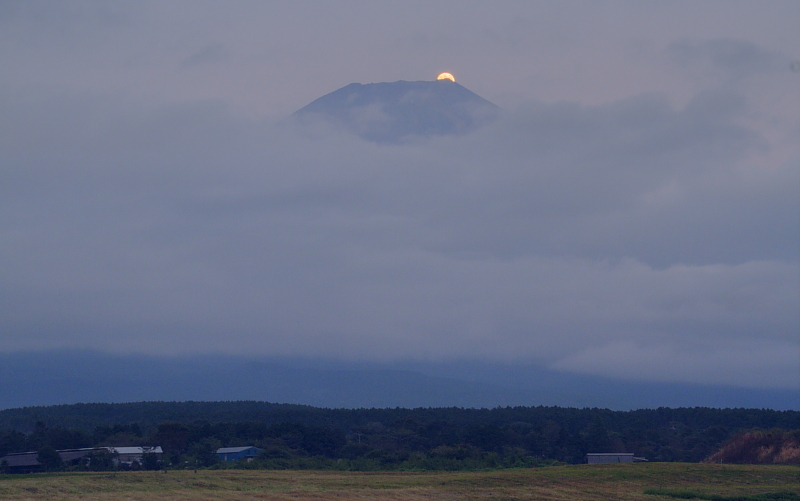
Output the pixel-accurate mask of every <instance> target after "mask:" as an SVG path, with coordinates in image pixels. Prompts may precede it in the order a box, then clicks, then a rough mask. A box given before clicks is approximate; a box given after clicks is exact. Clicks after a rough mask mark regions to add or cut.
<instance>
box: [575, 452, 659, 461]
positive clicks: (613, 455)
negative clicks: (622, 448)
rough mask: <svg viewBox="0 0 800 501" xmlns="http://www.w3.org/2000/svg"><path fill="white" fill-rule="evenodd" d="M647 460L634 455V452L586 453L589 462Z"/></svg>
mask: <svg viewBox="0 0 800 501" xmlns="http://www.w3.org/2000/svg"><path fill="white" fill-rule="evenodd" d="M640 461H647V460H646V459H644V458H637V457H633V453H632V452H602V453H601V452H590V453H589V454H587V455H586V462H587V463H588V464H600V463H638V462H640Z"/></svg>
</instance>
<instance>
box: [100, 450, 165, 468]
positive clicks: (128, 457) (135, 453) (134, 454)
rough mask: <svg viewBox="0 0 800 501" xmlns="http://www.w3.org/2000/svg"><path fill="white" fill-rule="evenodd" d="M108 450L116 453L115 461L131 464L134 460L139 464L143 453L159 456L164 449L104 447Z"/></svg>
mask: <svg viewBox="0 0 800 501" xmlns="http://www.w3.org/2000/svg"><path fill="white" fill-rule="evenodd" d="M106 449H108V451H109V452H111V453H112V454H116V455H117V458H116V459H117V461H119V462H120V463H121V464H124V465H128V466H130V465H132V464H133V463H134V462H136V463H139V464H141V463H142V456H143V455H145V454H157V455H158V456H159V458H160V457H161V455H162V454H164V451H163V450H161V447H159V446H155V447H106Z"/></svg>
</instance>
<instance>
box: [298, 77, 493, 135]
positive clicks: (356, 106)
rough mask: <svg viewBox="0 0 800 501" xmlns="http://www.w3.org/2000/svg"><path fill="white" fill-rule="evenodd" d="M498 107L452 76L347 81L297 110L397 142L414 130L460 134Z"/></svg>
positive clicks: (301, 115) (308, 118) (300, 116)
mask: <svg viewBox="0 0 800 501" xmlns="http://www.w3.org/2000/svg"><path fill="white" fill-rule="evenodd" d="M497 112H498V108H497V106H495V105H494V104H492V103H490V102H489V101H487V100H486V99H484V98H482V97H480V96H479V95H477V94H475V93H474V92H472V91H470V90H469V89H467V88H465V87H463V86H461V85H459V84H457V83H456V82H454V81H452V80H449V79H443V80H435V81H432V82H426V81H422V82H406V81H405V80H399V81H397V82H391V83H389V82H384V83H372V84H359V83H352V84H350V85H346V86H344V87H342V88H341V89H339V90H336V91H333V92H331V93H330V94H327V95H325V96H322V97H321V98H319V99H317V100H315V101H313V102H311V103H310V104H308V105H307V106H305V107H303V108H301V109H299V110H297V111H296V112H295V113H294V117H296V118H297V119H299V120H301V121H303V122H306V121H311V120H314V119H322V120H324V121H326V122H328V123H331V124H333V125H335V126H340V127H344V128H345V129H347V130H349V131H350V132H353V133H354V134H357V135H358V136H360V137H362V138H363V139H366V140H368V141H374V142H378V143H401V142H404V141H407V140H408V139H411V138H412V137H414V136H423V137H429V136H443V135H462V134H467V133H469V132H472V131H473V130H475V129H477V128H478V127H480V126H482V125H485V124H486V123H488V122H490V121H492V120H493V119H494V118H495V117H496V116H497Z"/></svg>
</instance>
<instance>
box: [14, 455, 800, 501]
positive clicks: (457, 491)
mask: <svg viewBox="0 0 800 501" xmlns="http://www.w3.org/2000/svg"><path fill="white" fill-rule="evenodd" d="M695 494H696V495H699V496H702V498H705V499H720V500H722V499H731V500H735V499H737V497H738V499H748V498H749V499H752V500H761V499H765V500H766V499H782V500H800V468H798V467H796V466H750V465H711V464H694V463H651V464H623V465H620V464H610V465H591V466H590V465H580V466H555V467H547V468H533V469H520V470H503V471H492V472H457V473H441V472H434V473H431V472H424V473H423V472H420V473H417V472H408V473H386V472H381V473H365V472H330V471H272V470H200V471H198V472H197V473H195V472H193V471H169V472H168V473H164V472H120V473H55V474H37V475H5V476H0V499H2V500H14V501H16V500H20V501H21V500H42V499H48V500H77V499H85V500H89V499H91V500H109V501H112V500H113V501H123V500H124V501H133V500H137V501H138V500H151V499H164V500H187V501H188V500H251V499H264V500H293V501H304V500H329V499H336V500H344V499H348V500H350V499H353V500H367V499H370V500H423V499H426V500H430V499H434V500H435V499H442V500H455V499H466V500H478V499H492V500H564V501H566V500H570V501H583V500H586V501H589V500H598V501H600V500H604V501H605V500H612V499H617V500H650V501H658V500H663V501H669V500H672V499H676V498H680V499H689V498H690V496H692V495H695ZM765 494H766V497H764V495H765ZM714 496H720V497H717V498H714Z"/></svg>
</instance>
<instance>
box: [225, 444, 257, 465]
mask: <svg viewBox="0 0 800 501" xmlns="http://www.w3.org/2000/svg"><path fill="white" fill-rule="evenodd" d="M259 454H261V449H259V448H258V447H254V446H252V445H248V446H246V447H221V448H219V449H217V457H218V458H219V459H220V460H221V461H238V460H240V459H246V460H248V461H250V460H251V459H253V458H254V457H256V456H258V455H259Z"/></svg>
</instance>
